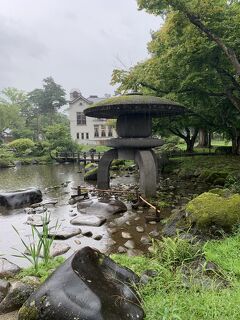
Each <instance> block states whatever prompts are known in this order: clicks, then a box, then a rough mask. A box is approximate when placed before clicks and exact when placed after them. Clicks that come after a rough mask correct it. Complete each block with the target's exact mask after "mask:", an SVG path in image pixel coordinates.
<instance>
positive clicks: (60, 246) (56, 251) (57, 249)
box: [50, 242, 71, 257]
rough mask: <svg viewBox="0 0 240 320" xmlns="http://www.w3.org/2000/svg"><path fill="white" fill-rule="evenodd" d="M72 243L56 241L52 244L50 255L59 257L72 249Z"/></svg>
mask: <svg viewBox="0 0 240 320" xmlns="http://www.w3.org/2000/svg"><path fill="white" fill-rule="evenodd" d="M70 248H71V247H70V245H69V244H67V243H59V242H54V243H53V244H52V246H51V249H50V256H51V257H57V256H60V255H62V254H64V253H66V252H68V250H69V249H70Z"/></svg>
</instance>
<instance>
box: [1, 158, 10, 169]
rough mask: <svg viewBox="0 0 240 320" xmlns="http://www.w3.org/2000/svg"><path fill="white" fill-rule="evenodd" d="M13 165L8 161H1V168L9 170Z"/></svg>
mask: <svg viewBox="0 0 240 320" xmlns="http://www.w3.org/2000/svg"><path fill="white" fill-rule="evenodd" d="M11 164H12V163H11V162H10V161H9V160H7V159H0V168H8V167H10V166H11Z"/></svg>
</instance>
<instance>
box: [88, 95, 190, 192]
mask: <svg viewBox="0 0 240 320" xmlns="http://www.w3.org/2000/svg"><path fill="white" fill-rule="evenodd" d="M184 113H185V108H184V107H183V106H181V105H179V104H178V103H175V102H172V101H169V100H164V99H162V98H159V97H153V96H145V95H141V94H139V93H131V94H127V95H123V96H116V97H112V98H108V99H106V100H102V101H100V102H98V103H96V104H94V105H92V106H91V107H89V108H87V109H85V110H84V114H85V115H86V116H88V117H94V118H105V119H114V118H115V119H117V123H116V130H117V134H118V138H114V139H109V140H106V141H105V145H106V146H108V147H112V149H110V150H109V151H107V152H105V153H104V155H103V157H102V158H101V160H100V162H99V166H98V178H97V185H98V188H99V189H108V188H109V183H110V177H109V170H110V165H111V162H112V161H113V160H114V159H124V160H134V161H135V162H136V163H137V165H138V167H139V172H140V192H141V194H143V195H144V196H146V197H151V196H154V195H155V194H156V186H157V161H156V155H155V153H154V151H153V150H152V148H154V147H157V146H161V145H163V142H162V140H160V139H156V138H152V137H151V135H152V118H154V117H171V116H176V115H181V114H184Z"/></svg>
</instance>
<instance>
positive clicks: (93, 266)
mask: <svg viewBox="0 0 240 320" xmlns="http://www.w3.org/2000/svg"><path fill="white" fill-rule="evenodd" d="M138 282H139V278H138V276H136V275H135V274H134V273H133V272H132V271H131V270H129V269H127V268H123V267H120V266H119V265H118V264H116V263H115V262H114V261H113V260H111V259H110V258H109V257H107V256H105V255H103V254H102V253H100V252H99V251H97V250H94V249H91V248H89V247H85V248H83V249H81V250H79V251H78V252H77V253H75V254H74V255H73V256H72V257H70V258H69V259H68V260H67V261H66V262H65V263H64V264H63V265H61V266H60V267H59V268H58V269H57V270H56V271H55V272H54V273H53V274H52V275H51V276H50V277H49V278H48V279H47V281H46V282H45V283H44V284H43V285H42V286H41V287H40V288H39V289H38V290H37V291H36V292H34V293H33V294H32V295H31V296H30V298H29V299H28V300H27V301H26V303H25V304H24V305H23V307H22V308H21V309H20V311H19V317H18V319H19V320H30V319H31V320H42V319H44V320H66V319H68V320H74V319H78V320H113V319H114V320H126V319H129V320H135V319H136V320H137V319H138V320H141V319H143V317H144V312H143V310H142V308H141V306H140V303H139V297H138V295H137V292H136V291H135V289H134V286H133V284H137V283H138Z"/></svg>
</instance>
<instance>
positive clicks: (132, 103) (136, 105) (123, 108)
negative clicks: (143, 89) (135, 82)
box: [84, 93, 187, 119]
mask: <svg viewBox="0 0 240 320" xmlns="http://www.w3.org/2000/svg"><path fill="white" fill-rule="evenodd" d="M186 111H187V110H186V109H185V108H184V107H183V106H181V105H180V104H178V103H176V102H173V101H170V100H166V99H162V98H159V97H154V96H144V95H141V94H136V93H135V94H128V95H123V96H117V97H111V98H108V99H104V100H102V101H100V102H98V103H95V104H93V105H92V106H91V107H89V108H87V109H85V110H84V114H85V115H86V116H88V117H94V118H106V119H113V118H118V117H119V116H121V115H127V114H136V113H138V114H146V113H147V114H149V115H151V116H152V117H167V116H176V115H181V114H184V113H186Z"/></svg>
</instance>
